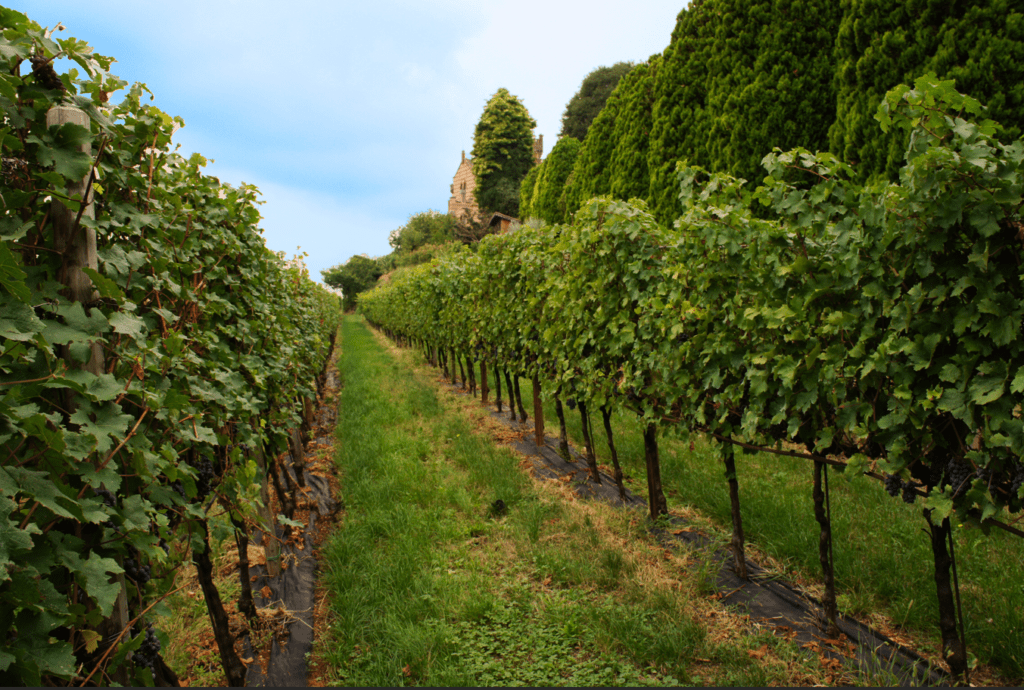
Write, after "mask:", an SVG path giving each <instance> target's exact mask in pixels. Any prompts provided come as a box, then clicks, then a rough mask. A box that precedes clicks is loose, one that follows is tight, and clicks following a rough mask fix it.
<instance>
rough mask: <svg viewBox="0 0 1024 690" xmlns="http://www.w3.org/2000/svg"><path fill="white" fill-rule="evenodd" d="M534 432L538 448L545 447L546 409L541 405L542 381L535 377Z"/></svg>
mask: <svg viewBox="0 0 1024 690" xmlns="http://www.w3.org/2000/svg"><path fill="white" fill-rule="evenodd" d="M532 383H533V432H534V440H535V441H536V442H537V447H538V448H539V447H540V446H543V445H544V407H543V406H542V405H541V403H540V379H539V378H538V377H537V376H536V375H535V376H534V377H533V381H532Z"/></svg>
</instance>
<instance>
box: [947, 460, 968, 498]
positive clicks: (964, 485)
mask: <svg viewBox="0 0 1024 690" xmlns="http://www.w3.org/2000/svg"><path fill="white" fill-rule="evenodd" d="M972 474H974V470H973V468H972V467H971V466H970V465H969V464H967V463H966V462H961V461H959V460H956V459H952V460H950V461H949V463H948V464H947V465H946V480H947V481H948V483H949V485H950V486H952V487H953V497H954V498H956V497H957V496H961V495H962V494H963V493H964V492H965V491H967V489H968V488H969V486H970V479H971V475H972Z"/></svg>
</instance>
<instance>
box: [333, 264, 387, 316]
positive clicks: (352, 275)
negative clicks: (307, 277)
mask: <svg viewBox="0 0 1024 690" xmlns="http://www.w3.org/2000/svg"><path fill="white" fill-rule="evenodd" d="M381 273H382V271H381V267H380V264H379V263H378V262H377V260H376V259H371V258H369V257H368V256H363V255H356V256H353V257H352V258H350V259H349V260H348V261H346V262H345V263H343V264H340V265H338V266H331V267H330V268H325V269H324V270H322V271H320V275H322V276H323V278H324V282H325V283H327V284H328V285H330V286H331V287H334V288H338V289H339V290H341V291H342V292H343V293H345V297H344V300H345V308H346V309H351V308H352V307H354V306H355V304H356V296H357V295H358V294H359V293H360V292H365V291H366V290H369V289H370V288H372V287H373V285H374V283H376V282H377V279H378V278H380V276H381Z"/></svg>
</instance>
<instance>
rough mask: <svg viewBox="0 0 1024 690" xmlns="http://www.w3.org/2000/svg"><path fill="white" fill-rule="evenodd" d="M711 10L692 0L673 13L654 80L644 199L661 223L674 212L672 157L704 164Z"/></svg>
mask: <svg viewBox="0 0 1024 690" xmlns="http://www.w3.org/2000/svg"><path fill="white" fill-rule="evenodd" d="M716 17H717V10H716V9H715V7H714V2H713V0H692V1H691V2H690V5H689V6H688V7H687V8H685V9H684V10H683V11H681V12H680V13H679V16H678V17H677V19H676V26H675V29H674V30H673V31H672V40H671V42H670V43H669V45H668V47H667V48H665V50H664V52H663V53H662V64H661V69H659V70H658V74H657V77H656V79H655V82H654V108H653V123H652V129H651V141H650V144H649V149H648V159H647V167H648V173H649V175H650V180H651V181H650V188H649V192H648V202H649V204H650V208H651V212H652V213H653V214H654V216H655V217H656V218H657V219H658V221H659V222H662V223H671V222H672V221H673V220H674V219H675V217H676V216H677V215H678V213H679V190H678V184H677V183H676V175H675V169H676V162H677V161H680V160H685V161H687V162H688V163H690V164H692V165H702V166H704V167H708V164H709V162H710V161H709V160H708V158H707V156H706V149H707V147H706V146H705V143H704V142H705V139H706V137H707V130H708V129H709V118H708V115H707V113H706V105H707V65H708V63H709V62H710V61H711V59H712V57H713V56H712V50H713V39H714V29H715V26H716V25H715V19H716Z"/></svg>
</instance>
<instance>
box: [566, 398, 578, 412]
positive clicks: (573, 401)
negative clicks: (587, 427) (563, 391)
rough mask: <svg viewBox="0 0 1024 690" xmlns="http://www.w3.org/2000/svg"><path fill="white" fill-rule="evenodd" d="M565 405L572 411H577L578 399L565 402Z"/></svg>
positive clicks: (569, 399)
mask: <svg viewBox="0 0 1024 690" xmlns="http://www.w3.org/2000/svg"><path fill="white" fill-rule="evenodd" d="M565 404H566V405H568V406H569V409H570V410H575V409H576V398H568V399H567V400H566V401H565Z"/></svg>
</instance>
